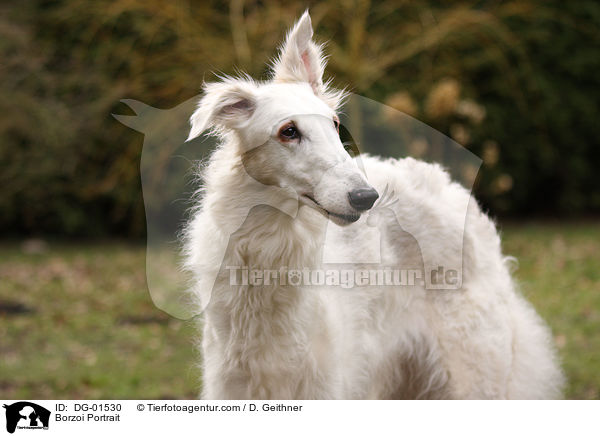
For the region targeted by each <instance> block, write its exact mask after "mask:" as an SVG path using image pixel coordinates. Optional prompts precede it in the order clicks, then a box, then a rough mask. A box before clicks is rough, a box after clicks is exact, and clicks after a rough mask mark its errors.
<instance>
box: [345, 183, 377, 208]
mask: <svg viewBox="0 0 600 436" xmlns="http://www.w3.org/2000/svg"><path fill="white" fill-rule="evenodd" d="M348 198H349V199H350V204H351V205H352V207H353V208H354V209H356V210H369V209H371V208H372V207H373V203H375V201H376V200H377V199H378V198H379V194H378V193H377V191H376V190H374V189H373V188H366V189H364V188H363V189H355V190H354V191H350V192H348Z"/></svg>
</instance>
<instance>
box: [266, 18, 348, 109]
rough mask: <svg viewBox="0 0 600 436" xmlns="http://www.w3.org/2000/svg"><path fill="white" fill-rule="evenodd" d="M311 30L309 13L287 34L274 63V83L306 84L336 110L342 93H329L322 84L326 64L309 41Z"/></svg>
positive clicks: (318, 49) (316, 47) (314, 44)
mask: <svg viewBox="0 0 600 436" xmlns="http://www.w3.org/2000/svg"><path fill="white" fill-rule="evenodd" d="M312 36H313V29H312V23H311V20H310V15H309V14H308V10H307V11H306V12H304V14H302V17H300V19H299V20H298V22H297V23H296V25H295V26H294V27H293V28H292V30H291V31H290V32H289V34H288V36H287V38H286V40H285V42H284V44H283V45H282V47H281V49H280V51H279V55H278V56H277V58H276V59H275V60H274V62H273V66H272V77H273V81H274V82H306V83H308V84H309V85H310V86H311V88H312V89H313V91H314V93H315V95H316V96H317V97H319V98H321V99H323V100H324V101H325V102H326V103H327V104H329V105H330V106H331V107H332V108H334V109H336V108H337V106H338V105H339V104H340V103H341V100H342V99H343V98H344V92H343V91H333V92H332V91H331V90H329V89H328V86H327V84H323V73H324V71H325V65H326V64H327V62H326V60H325V57H324V56H323V54H322V50H321V46H320V45H318V44H316V43H315V42H314V41H313V40H312Z"/></svg>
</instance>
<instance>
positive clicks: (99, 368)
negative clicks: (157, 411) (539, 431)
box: [0, 224, 600, 399]
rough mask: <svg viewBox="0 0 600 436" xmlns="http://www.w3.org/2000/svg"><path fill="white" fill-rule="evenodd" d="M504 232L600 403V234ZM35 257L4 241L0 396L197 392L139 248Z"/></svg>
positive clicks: (184, 334) (578, 380) (573, 386)
mask: <svg viewBox="0 0 600 436" xmlns="http://www.w3.org/2000/svg"><path fill="white" fill-rule="evenodd" d="M503 236H504V245H505V252H506V253H507V254H511V255H514V256H516V257H517V258H518V259H519V269H518V270H517V272H516V277H517V279H518V280H519V282H520V285H521V288H522V292H523V293H524V294H525V295H526V296H527V298H528V299H529V300H530V301H532V302H533V304H534V305H535V306H536V308H537V309H538V311H539V312H540V313H541V315H542V316H543V317H544V318H545V319H546V320H548V322H549V323H550V325H551V326H552V329H553V331H554V334H555V340H556V343H557V346H558V347H559V350H560V353H561V357H562V359H563V363H564V368H565V371H566V373H567V376H568V378H569V387H568V389H567V392H566V396H567V397H568V398H600V371H599V369H600V335H599V334H598V333H599V332H600V226H599V225H592V224H569V225H548V224H544V225H538V224H530V225H519V226H514V225H510V226H505V227H504V228H503ZM34 248H35V247H34ZM31 251H36V250H35V249H33V250H32V249H31V247H29V248H28V249H26V250H23V247H22V246H21V245H19V244H14V243H5V244H0V338H2V339H1V340H0V398H7V399H12V398H37V399H44V398H90V399H97V398H192V397H194V396H195V395H196V392H197V391H198V388H199V384H200V383H199V373H198V370H197V369H196V368H195V366H194V361H195V356H194V352H193V347H192V340H193V339H192V338H193V335H192V332H193V327H192V325H191V324H190V323H189V322H184V321H180V320H177V319H173V318H171V317H169V316H167V315H165V314H163V313H162V312H160V311H159V310H157V309H156V308H155V307H154V306H153V304H152V302H151V300H150V298H149V294H148V291H147V288H146V281H145V274H144V267H145V249H144V247H141V246H132V245H127V244H118V243H111V244H102V245H99V244H88V245H82V246H76V245H64V244H51V245H50V247H49V249H48V250H45V251H44V250H42V252H41V253H37V254H32V253H31ZM37 251H39V250H37Z"/></svg>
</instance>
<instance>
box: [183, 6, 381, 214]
mask: <svg viewBox="0 0 600 436" xmlns="http://www.w3.org/2000/svg"><path fill="white" fill-rule="evenodd" d="M312 34H313V31H312V26H311V21H310V16H309V15H308V12H305V13H304V15H303V16H302V17H301V18H300V20H299V21H298V23H297V24H296V25H295V26H294V28H293V29H292V30H291V31H290V33H289V34H288V37H287V39H286V41H285V43H284V44H283V46H282V48H281V50H280V53H279V56H278V57H277V59H276V60H275V61H274V63H273V69H272V72H273V75H272V80H271V81H269V82H267V83H257V82H255V81H253V80H251V79H249V78H242V79H240V78H223V80H222V81H221V82H218V83H209V84H205V86H204V91H205V93H204V97H203V98H202V99H201V101H200V104H199V105H198V108H197V110H196V111H195V112H194V114H193V115H192V117H191V124H192V128H191V132H190V135H189V138H188V140H189V139H192V138H195V137H196V136H198V135H200V134H201V133H202V132H203V131H204V130H206V129H209V128H210V129H212V130H213V132H216V133H218V134H221V135H223V136H228V135H234V136H235V137H236V138H237V139H238V140H237V141H234V142H235V143H236V144H237V146H238V147H239V153H240V156H241V159H242V161H243V163H244V167H245V169H246V171H247V172H248V174H250V175H251V176H252V177H253V178H255V179H256V180H258V181H260V182H262V183H265V184H269V185H276V186H280V187H285V188H293V189H294V190H295V191H296V192H297V193H298V196H299V198H300V199H301V202H302V205H305V206H308V207H311V208H314V209H316V210H318V211H320V212H322V213H324V214H326V215H327V216H328V217H329V218H330V219H331V220H332V221H334V222H336V223H337V224H340V225H343V224H349V223H352V222H354V221H356V220H358V218H359V217H360V214H361V213H362V212H364V211H366V210H368V209H370V208H371V207H372V206H373V204H374V202H375V201H376V200H377V198H378V194H377V191H375V189H373V188H372V187H371V186H370V185H369V184H368V183H367V181H366V180H365V177H364V175H363V174H362V172H361V171H360V170H359V168H358V166H357V163H356V160H355V159H353V158H351V156H350V155H349V154H348V152H347V151H346V149H345V148H344V145H343V144H342V141H341V140H340V137H339V119H338V117H337V114H336V110H337V108H338V106H339V105H340V103H341V100H342V99H343V92H340V91H331V90H330V89H329V88H328V86H327V84H324V83H323V70H324V68H325V60H324V58H323V56H322V54H321V48H320V46H318V45H317V44H315V43H314V42H313V41H312Z"/></svg>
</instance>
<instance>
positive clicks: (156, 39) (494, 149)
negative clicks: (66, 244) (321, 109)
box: [0, 0, 600, 238]
mask: <svg viewBox="0 0 600 436" xmlns="http://www.w3.org/2000/svg"><path fill="white" fill-rule="evenodd" d="M306 7H310V10H311V15H312V17H313V24H314V26H315V28H316V35H317V39H318V40H320V41H328V42H327V46H326V52H327V53H328V54H329V55H330V62H329V69H328V74H329V75H330V76H333V77H335V82H334V83H335V84H336V85H338V86H341V87H343V86H348V87H349V89H350V90H351V91H353V92H355V93H358V94H361V95H364V96H367V97H370V98H372V99H374V100H377V101H380V102H384V103H386V104H388V105H390V106H392V107H394V108H396V109H399V110H401V111H403V112H406V113H408V114H409V115H412V116H414V117H416V118H417V119H419V120H422V121H424V122H425V123H427V124H429V125H431V126H433V127H435V128H436V129H438V130H440V131H442V132H443V133H445V134H447V135H449V136H451V137H452V138H454V139H455V140H456V141H457V142H459V143H461V144H463V145H465V146H466V147H468V148H469V149H470V150H471V151H473V152H474V153H475V154H477V155H478V156H480V157H481V158H482V159H483V161H484V166H483V167H482V170H481V171H480V177H479V182H478V184H477V186H476V194H477V195H478V197H479V199H480V200H481V201H482V203H483V204H484V206H485V207H486V208H487V209H488V210H490V211H491V212H492V214H494V215H497V216H500V217H514V216H517V217H523V216H537V217H539V216H545V217H547V216H582V215H586V216H588V215H593V214H597V213H598V212H600V178H599V177H597V176H596V167H598V165H599V164H600V139H599V135H598V133H597V132H596V131H595V128H596V126H597V123H598V120H599V119H600V110H599V109H600V108H599V106H600V99H599V98H598V97H599V93H598V91H599V84H600V74H598V71H600V56H599V53H600V26H599V25H600V3H598V2H597V1H596V0H580V1H578V2H563V1H558V0H548V1H541V0H537V1H535V0H513V1H502V2H500V1H454V2H443V1H430V0H427V1H419V2H416V1H395V2H392V1H365V0H345V1H341V2H333V1H320V2H307V3H300V2H290V1H283V2H275V1H271V0H263V1H245V2H244V1H243V0H231V1H229V2H227V1H199V0H178V1H170V2H169V1H159V0H116V1H104V0H98V1H94V2H90V1H86V0H22V1H19V2H12V3H6V2H4V3H3V4H2V5H0V58H1V59H2V64H1V65H0V95H1V96H2V98H1V99H0V110H1V113H2V117H1V118H0V185H1V186H2V194H1V195H0V210H1V211H2V213H1V214H0V228H1V229H2V232H3V233H4V234H5V235H15V234H19V235H40V234H45V235H47V234H53V235H62V236H92V237H94V236H102V235H107V234H113V235H121V236H129V237H134V238H137V237H141V236H143V235H144V232H145V220H144V207H143V201H142V195H141V185H140V175H139V160H140V153H141V148H142V142H143V138H142V136H141V135H140V134H139V133H136V132H134V131H132V130H130V129H128V128H127V127H125V126H123V125H121V124H120V123H118V122H117V121H116V120H114V119H113V118H112V117H111V115H110V114H111V113H124V114H131V111H130V110H129V109H128V108H127V107H125V105H123V104H122V103H119V100H120V99H122V98H131V99H137V100H140V101H143V102H145V103H147V104H149V105H151V106H155V107H159V108H170V107H173V106H176V105H177V104H179V103H181V102H183V101H185V100H187V99H189V98H191V97H193V96H195V95H197V94H198V92H199V89H200V86H201V84H202V81H203V80H205V79H206V80H210V79H212V78H214V75H213V74H212V73H211V72H223V73H234V72H235V71H236V70H237V69H239V70H243V71H247V72H248V73H250V74H251V75H253V76H254V77H263V78H264V77H265V76H266V67H265V65H266V62H268V60H269V59H270V58H271V57H272V56H273V54H274V52H275V45H276V44H277V43H278V42H279V41H280V40H281V39H282V37H283V35H284V32H285V31H286V30H287V29H288V28H289V26H290V25H291V24H292V23H293V22H294V21H295V19H297V17H299V16H300V14H301V13H302V11H303V10H304V9H305V8H306ZM422 147H423V144H414V147H413V148H414V150H412V151H413V153H414V154H415V155H418V154H419V153H420V152H422Z"/></svg>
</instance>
